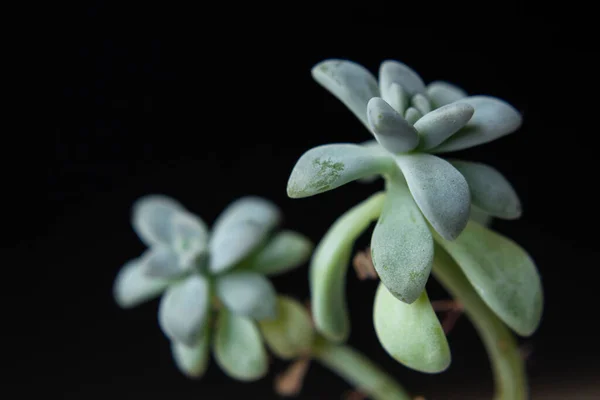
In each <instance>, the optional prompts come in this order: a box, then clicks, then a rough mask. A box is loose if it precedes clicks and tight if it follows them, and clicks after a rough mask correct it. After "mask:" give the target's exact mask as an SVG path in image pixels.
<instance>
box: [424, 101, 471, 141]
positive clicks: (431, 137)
mask: <svg viewBox="0 0 600 400" xmlns="http://www.w3.org/2000/svg"><path fill="white" fill-rule="evenodd" d="M474 111H475V110H474V109H473V107H471V106H470V105H468V104H465V103H454V104H448V105H446V106H442V107H440V108H438V109H436V110H433V111H431V112H430V113H428V114H425V115H424V116H423V117H422V118H420V119H419V120H418V121H417V122H415V129H416V130H417V131H418V132H419V135H420V142H419V149H423V150H429V149H432V148H434V147H435V146H437V145H439V144H440V143H442V142H443V141H444V140H446V139H448V138H449V137H450V136H452V135H453V134H454V133H456V131H458V130H459V129H460V128H462V127H463V126H465V124H466V123H467V122H468V121H469V119H471V117H472V116H473V112H474Z"/></svg>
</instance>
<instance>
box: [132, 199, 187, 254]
mask: <svg viewBox="0 0 600 400" xmlns="http://www.w3.org/2000/svg"><path fill="white" fill-rule="evenodd" d="M180 211H185V208H184V207H183V206H182V205H181V204H180V203H179V202H177V201H176V200H174V199H171V198H170V197H167V196H163V195H159V194H153V195H148V196H144V197H142V198H140V199H138V200H136V202H135V203H134V204H133V207H132V213H131V214H132V215H131V224H132V225H133V229H134V231H135V232H136V233H137V235H138V236H139V238H140V239H141V240H142V242H144V243H145V244H146V245H147V246H152V245H154V244H170V243H171V240H172V226H171V217H172V216H173V215H174V214H175V213H177V212H180Z"/></svg>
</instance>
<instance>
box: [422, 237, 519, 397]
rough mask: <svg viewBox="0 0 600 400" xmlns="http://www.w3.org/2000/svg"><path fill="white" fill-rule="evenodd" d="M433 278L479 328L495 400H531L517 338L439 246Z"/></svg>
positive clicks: (477, 328)
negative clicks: (528, 399) (486, 354)
mask: <svg viewBox="0 0 600 400" xmlns="http://www.w3.org/2000/svg"><path fill="white" fill-rule="evenodd" d="M433 274H434V276H435V277H436V278H437V280H438V281H440V283H441V284H442V285H443V286H444V287H445V288H446V290H448V292H450V294H451V295H452V296H453V297H455V298H456V299H457V300H458V301H459V302H460V303H462V305H463V306H464V310H465V314H466V315H467V317H469V319H470V320H471V323H472V324H473V325H474V326H475V329H476V330H477V332H478V333H479V336H480V337H481V339H482V341H483V343H484V345H485V347H486V349H487V352H488V355H489V357H490V360H491V363H492V370H493V373H494V380H495V382H496V392H495V396H494V399H495V400H525V399H527V398H528V389H527V378H526V376H525V367H524V362H523V358H522V357H521V354H520V353H519V349H518V347H517V343H516V340H515V338H514V336H513V334H512V333H511V332H510V330H509V329H508V328H507V327H506V326H505V325H504V324H503V323H502V321H501V320H500V319H498V317H496V315H495V314H494V313H493V312H492V311H491V310H490V309H489V308H488V306H487V305H486V304H485V303H484V302H483V300H482V299H481V298H480V297H479V295H478V294H477V293H476V292H475V289H474V288H473V286H472V285H471V284H470V283H469V281H468V280H467V278H466V277H465V275H464V274H463V272H462V271H461V270H460V267H459V266H458V265H457V264H456V262H454V260H453V259H452V258H451V257H450V255H448V253H446V251H445V250H444V249H443V248H442V247H441V246H439V245H437V244H436V247H435V258H434V263H433Z"/></svg>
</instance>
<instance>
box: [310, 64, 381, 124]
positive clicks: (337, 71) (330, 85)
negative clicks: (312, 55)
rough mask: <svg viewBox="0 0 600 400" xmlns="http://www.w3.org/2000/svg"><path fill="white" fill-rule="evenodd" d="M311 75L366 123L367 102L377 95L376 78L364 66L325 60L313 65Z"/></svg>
mask: <svg viewBox="0 0 600 400" xmlns="http://www.w3.org/2000/svg"><path fill="white" fill-rule="evenodd" d="M312 76H313V78H314V79H315V81H317V82H318V83H319V84H320V85H321V86H323V87H324V88H325V89H327V90H329V91H330V92H331V93H332V94H333V95H334V96H335V97H337V98H338V99H339V100H340V101H341V102H342V103H344V104H345V105H346V107H348V108H349V109H350V110H351V111H352V112H353V113H354V115H356V116H357V117H358V119H359V120H361V121H362V123H363V124H365V126H366V125H367V103H368V101H369V100H370V99H371V97H376V96H379V88H378V86H377V80H376V79H375V77H374V76H373V75H372V74H371V72H369V71H368V70H367V69H366V68H365V67H363V66H362V65H359V64H357V63H355V62H352V61H347V60H326V61H323V62H320V63H319V64H317V65H315V66H314V67H313V69H312Z"/></svg>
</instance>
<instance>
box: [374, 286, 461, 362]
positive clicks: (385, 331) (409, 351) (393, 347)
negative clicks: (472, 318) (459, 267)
mask: <svg viewBox="0 0 600 400" xmlns="http://www.w3.org/2000/svg"><path fill="white" fill-rule="evenodd" d="M373 321H374V323H375V332H376V333H377V337H378V338H379V342H381V345H382V346H383V348H384V349H385V350H386V351H387V352H388V354H390V355H391V356H392V357H393V358H394V359H395V360H396V361H398V362H399V363H401V364H403V365H405V366H407V367H409V368H412V369H414V370H417V371H420V372H426V373H438V372H442V371H444V370H445V369H446V368H448V366H449V365H450V362H451V355H450V347H449V346H448V341H447V340H446V335H445V334H444V330H443V329H442V327H441V325H440V322H439V320H438V318H437V316H436V315H435V312H434V311H433V308H432V307H431V303H430V302H429V298H428V297H427V292H425V291H423V292H422V293H421V295H420V296H419V298H418V299H417V301H415V302H414V303H412V304H406V303H403V302H401V301H400V300H398V299H397V298H396V297H394V296H393V295H392V294H391V293H390V292H389V291H388V290H387V288H386V287H385V285H384V284H383V283H380V284H379V287H378V288H377V293H376V294H375V305H374V310H373Z"/></svg>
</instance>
